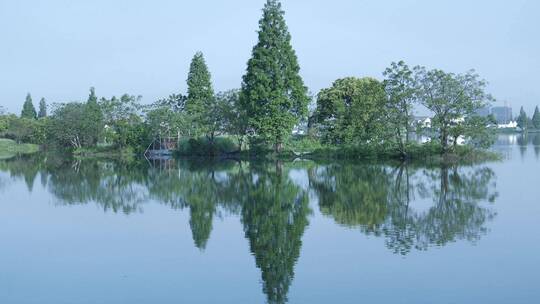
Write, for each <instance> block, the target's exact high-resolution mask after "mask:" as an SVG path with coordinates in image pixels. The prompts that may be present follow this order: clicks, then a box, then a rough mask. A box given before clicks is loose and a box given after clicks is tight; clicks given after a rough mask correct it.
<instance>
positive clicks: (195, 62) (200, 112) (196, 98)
mask: <svg viewBox="0 0 540 304" xmlns="http://www.w3.org/2000/svg"><path fill="white" fill-rule="evenodd" d="M211 78H212V77H211V75H210V71H209V70H208V66H207V65H206V61H205V60H204V55H203V53H202V52H197V53H196V54H195V56H194V57H193V59H192V61H191V65H190V67H189V74H188V79H187V85H188V96H187V100H186V112H187V113H188V114H189V115H190V117H191V118H192V120H193V124H192V125H193V128H194V130H193V133H194V134H193V135H195V136H200V135H203V134H206V133H207V132H209V129H210V126H209V124H210V121H209V120H210V119H209V117H210V115H209V113H210V112H211V111H212V109H214V107H215V99H214V88H213V86H212V79H211Z"/></svg>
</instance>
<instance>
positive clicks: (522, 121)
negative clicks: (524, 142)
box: [517, 107, 529, 130]
mask: <svg viewBox="0 0 540 304" xmlns="http://www.w3.org/2000/svg"><path fill="white" fill-rule="evenodd" d="M517 124H518V127H519V128H521V129H522V130H526V129H527V127H528V126H529V117H527V113H526V112H525V110H524V109H523V107H521V109H520V110H519V116H518V118H517Z"/></svg>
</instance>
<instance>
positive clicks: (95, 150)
mask: <svg viewBox="0 0 540 304" xmlns="http://www.w3.org/2000/svg"><path fill="white" fill-rule="evenodd" d="M73 155H74V156H75V157H77V158H106V159H123V160H129V159H132V158H133V157H134V155H135V153H134V151H133V149H131V148H119V147H116V146H113V145H98V146H97V147H91V148H78V149H75V150H73Z"/></svg>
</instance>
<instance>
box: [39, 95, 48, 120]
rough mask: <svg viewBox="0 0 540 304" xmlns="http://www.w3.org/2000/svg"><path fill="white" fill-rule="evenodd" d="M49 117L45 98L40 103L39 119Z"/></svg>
mask: <svg viewBox="0 0 540 304" xmlns="http://www.w3.org/2000/svg"><path fill="white" fill-rule="evenodd" d="M45 117H47V101H46V100H45V98H41V100H40V101H39V113H38V118H45Z"/></svg>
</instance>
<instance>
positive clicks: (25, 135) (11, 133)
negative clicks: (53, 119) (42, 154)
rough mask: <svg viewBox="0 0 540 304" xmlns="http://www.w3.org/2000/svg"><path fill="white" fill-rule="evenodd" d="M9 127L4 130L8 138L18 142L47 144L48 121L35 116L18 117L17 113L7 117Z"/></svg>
mask: <svg viewBox="0 0 540 304" xmlns="http://www.w3.org/2000/svg"><path fill="white" fill-rule="evenodd" d="M6 122H7V128H6V129H5V131H4V132H3V133H4V134H3V135H4V136H5V137H7V138H12V139H14V140H16V141H17V142H18V143H32V144H39V145H41V144H45V141H46V130H47V126H48V122H47V121H46V120H36V119H33V118H18V117H16V116H15V115H11V116H8V117H7V119H6Z"/></svg>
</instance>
